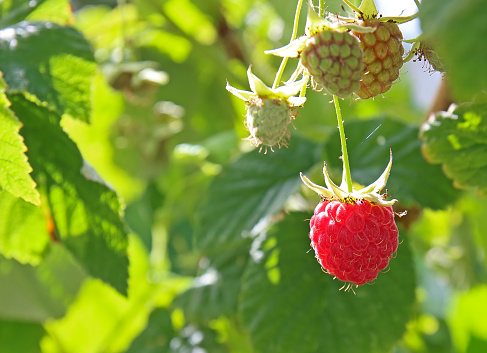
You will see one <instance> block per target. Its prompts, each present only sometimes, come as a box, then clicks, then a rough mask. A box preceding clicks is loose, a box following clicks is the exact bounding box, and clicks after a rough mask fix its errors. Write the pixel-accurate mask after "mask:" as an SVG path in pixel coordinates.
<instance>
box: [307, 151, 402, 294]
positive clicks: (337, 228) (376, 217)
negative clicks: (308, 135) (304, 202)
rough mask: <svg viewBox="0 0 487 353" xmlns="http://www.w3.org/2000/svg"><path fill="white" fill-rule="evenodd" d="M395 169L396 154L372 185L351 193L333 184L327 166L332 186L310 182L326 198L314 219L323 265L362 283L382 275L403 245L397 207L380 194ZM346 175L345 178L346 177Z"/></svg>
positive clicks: (314, 239)
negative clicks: (400, 238) (397, 220)
mask: <svg viewBox="0 0 487 353" xmlns="http://www.w3.org/2000/svg"><path fill="white" fill-rule="evenodd" d="M391 167H392V154H391V158H390V161H389V164H388V166H387V168H386V169H385V171H384V172H383V173H382V175H381V176H380V177H379V179H377V180H376V181H375V182H374V183H372V184H370V185H369V186H367V187H365V188H363V189H360V190H355V189H353V188H352V191H351V192H348V191H345V190H344V188H343V186H344V184H345V183H344V182H345V180H342V185H341V186H340V187H339V186H337V185H336V184H334V183H333V181H332V180H331V179H330V177H329V175H328V172H327V170H326V163H325V165H324V167H323V175H324V177H325V183H326V186H327V187H323V186H320V185H317V184H314V183H313V182H311V181H310V180H309V179H308V178H307V177H306V176H304V175H303V174H301V179H302V181H303V182H304V184H305V185H306V186H307V187H308V188H310V189H311V190H313V191H315V192H316V193H318V194H319V195H320V196H321V201H320V203H319V204H318V205H317V206H316V208H315V210H314V214H313V216H312V218H311V220H310V233H309V237H310V239H311V247H312V248H313V250H314V251H315V257H316V258H317V260H318V262H319V263H320V264H321V266H322V268H323V269H324V270H325V271H326V272H327V273H329V274H331V275H334V276H335V277H336V278H338V279H340V280H342V281H344V282H347V283H349V284H354V285H357V286H359V285H362V284H365V283H367V282H370V281H373V280H374V279H376V278H377V276H378V273H379V271H381V270H383V269H384V268H386V267H387V265H388V264H389V261H390V259H391V257H392V256H393V254H394V253H395V251H396V250H397V247H398V229H397V226H396V224H395V221H394V212H393V210H392V205H393V204H394V203H395V202H396V201H397V200H386V199H385V197H384V196H383V195H381V194H380V192H381V190H382V189H383V188H384V187H385V184H386V182H387V179H388V177H389V173H390V170H391ZM343 179H345V176H344V177H343Z"/></svg>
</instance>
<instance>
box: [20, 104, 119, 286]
mask: <svg viewBox="0 0 487 353" xmlns="http://www.w3.org/2000/svg"><path fill="white" fill-rule="evenodd" d="M12 109H13V110H14V112H15V113H16V114H17V116H18V117H19V119H20V120H21V121H22V122H23V124H24V127H23V128H22V135H23V136H24V137H25V142H26V145H27V147H28V149H29V150H28V156H29V159H30V160H31V161H32V166H33V168H34V175H33V176H34V179H35V180H36V181H37V182H38V183H39V184H42V185H44V186H45V188H46V189H47V190H46V191H47V195H48V199H49V206H50V209H51V212H52V216H53V218H54V223H55V225H56V231H57V233H58V235H59V237H60V238H61V240H62V241H63V243H64V244H65V245H66V247H67V248H68V249H69V250H70V251H71V252H72V253H73V255H74V256H75V257H76V259H78V261H79V262H80V263H81V264H82V266H83V267H84V268H85V269H86V270H87V272H88V273H89V274H91V275H93V276H95V277H98V278H100V279H102V280H104V281H106V282H107V283H109V284H110V285H112V286H113V287H115V288H116V289H117V290H118V291H119V292H120V293H122V294H125V293H126V291H127V278H128V257H127V244H128V240H127V232H126V228H125V225H124V223H123V222H122V220H121V218H120V213H121V209H120V203H119V201H118V198H117V195H116V194H115V192H113V191H112V190H110V189H109V188H108V187H107V186H105V185H102V184H100V183H98V182H95V181H91V180H88V179H86V177H85V176H83V175H82V174H81V168H82V167H83V160H82V158H81V155H80V152H79V150H78V148H77V146H76V144H75V143H74V142H72V141H71V140H70V139H69V137H68V136H67V135H66V134H65V133H64V131H63V130H62V128H61V127H60V126H59V116H58V115H57V114H56V113H54V112H52V111H50V110H48V109H47V108H44V107H41V106H37V105H36V104H34V103H32V102H29V101H27V100H26V99H25V98H23V97H22V96H20V95H15V96H13V97H12ZM40 132H42V133H40Z"/></svg>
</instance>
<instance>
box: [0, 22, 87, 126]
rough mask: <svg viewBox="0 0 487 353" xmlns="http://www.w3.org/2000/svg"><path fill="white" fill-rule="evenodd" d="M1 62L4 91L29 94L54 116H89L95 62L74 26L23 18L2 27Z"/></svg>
mask: <svg viewBox="0 0 487 353" xmlns="http://www.w3.org/2000/svg"><path fill="white" fill-rule="evenodd" d="M54 43H55V45H53V44H54ZM0 67H1V69H2V72H3V74H4V79H5V82H6V83H7V85H8V92H23V93H24V92H25V93H29V94H32V95H34V96H35V97H36V98H37V99H38V100H40V101H41V102H46V103H47V104H48V105H49V106H51V107H53V108H54V109H56V111H57V112H58V113H59V115H63V114H65V113H66V114H69V115H71V116H72V117H74V118H77V119H81V120H83V121H88V120H89V117H90V109H91V107H90V86H91V81H92V77H93V75H94V73H95V68H96V65H95V63H94V58H93V54H92V51H91V48H90V45H89V44H88V42H87V41H86V39H85V38H84V37H83V35H82V34H81V33H80V32H78V31H76V30H75V29H74V28H70V27H62V26H59V25H57V24H55V23H50V22H27V21H23V22H21V23H19V24H17V25H14V26H12V27H8V28H5V29H3V30H1V31H0Z"/></svg>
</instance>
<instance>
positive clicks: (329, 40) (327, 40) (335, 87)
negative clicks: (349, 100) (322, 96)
mask: <svg viewBox="0 0 487 353" xmlns="http://www.w3.org/2000/svg"><path fill="white" fill-rule="evenodd" d="M300 59H301V63H302V64H303V66H304V67H306V69H307V70H308V72H309V74H310V75H311V76H312V78H313V80H314V81H315V82H316V83H317V84H319V85H321V86H323V88H324V89H325V91H326V92H327V93H330V94H335V95H337V96H338V97H340V98H345V97H348V96H349V95H351V94H352V93H353V92H354V91H356V90H358V89H359V87H360V78H361V77H362V73H363V54H362V49H360V45H359V42H358V40H357V38H355V37H353V36H352V35H350V33H348V32H343V31H337V30H334V29H324V30H322V31H320V32H318V33H316V34H314V35H312V36H310V37H309V38H308V39H307V40H306V45H305V47H304V50H303V51H302V52H301V54H300Z"/></svg>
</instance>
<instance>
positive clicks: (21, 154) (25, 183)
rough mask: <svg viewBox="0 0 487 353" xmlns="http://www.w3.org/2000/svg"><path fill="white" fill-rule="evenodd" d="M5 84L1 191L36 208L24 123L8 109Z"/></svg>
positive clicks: (0, 85)
mask: <svg viewBox="0 0 487 353" xmlns="http://www.w3.org/2000/svg"><path fill="white" fill-rule="evenodd" d="M4 90H5V82H4V81H3V79H1V78H0V190H1V189H2V188H3V189H5V190H7V191H8V192H10V193H11V194H12V195H14V196H16V197H21V198H23V199H24V200H25V201H27V202H30V203H32V204H34V205H36V206H39V205H40V203H41V199H40V195H39V192H38V191H37V190H36V183H35V182H34V180H32V177H31V176H30V172H31V171H32V167H31V166H30V164H29V162H28V161H27V157H26V155H25V151H26V150H27V147H25V144H24V141H23V138H22V137H21V136H20V135H19V130H20V127H21V125H22V124H21V123H20V122H19V121H18V119H17V118H16V117H15V116H14V114H13V113H12V111H11V110H10V109H9V105H10V102H9V101H8V100H7V98H6V97H5V94H4V93H3V91H4Z"/></svg>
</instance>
